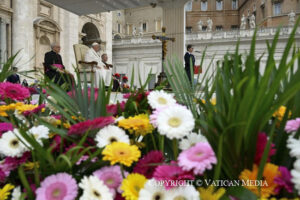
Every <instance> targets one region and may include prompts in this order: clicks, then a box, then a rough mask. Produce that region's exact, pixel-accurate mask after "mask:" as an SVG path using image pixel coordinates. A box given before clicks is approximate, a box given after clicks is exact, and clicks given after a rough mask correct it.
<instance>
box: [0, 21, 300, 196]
mask: <svg viewBox="0 0 300 200" xmlns="http://www.w3.org/2000/svg"><path fill="white" fill-rule="evenodd" d="M298 23H299V22H298ZM296 27H297V25H296ZM295 32H296V28H295V29H294V30H293V32H292V33H291V36H290V39H289V40H288V42H287V47H286V49H285V51H284V53H283V55H282V59H281V61H280V63H279V65H277V64H276V63H275V59H274V52H275V49H276V41H277V39H278V37H279V31H278V33H277V35H276V36H275V38H274V41H273V43H272V44H268V53H269V56H268V60H267V64H266V66H264V67H265V70H264V72H263V73H262V74H260V73H259V70H258V69H259V67H260V62H259V60H256V58H255V35H254V37H253V43H252V46H251V48H250V52H249V54H247V55H241V54H239V52H238V45H237V49H236V52H235V53H234V54H226V55H225V56H224V60H223V61H220V62H218V63H219V66H217V68H216V73H215V75H214V76H212V77H208V76H205V77H206V78H205V79H204V81H202V82H201V84H198V85H196V86H195V85H192V86H191V85H190V82H189V80H188V78H187V76H186V74H185V73H184V69H183V68H182V63H179V62H176V61H174V62H173V65H172V67H170V68H169V69H170V70H166V72H167V76H168V81H169V83H170V85H171V86H172V89H173V90H172V92H171V93H167V92H165V91H162V90H154V91H151V92H147V91H145V89H144V88H145V86H146V85H147V83H145V84H144V85H143V86H142V87H141V88H140V89H136V90H133V89H131V90H130V93H128V94H124V101H122V102H117V103H116V104H109V101H110V90H108V91H105V87H104V83H103V82H100V83H99V85H100V86H99V88H94V87H93V85H94V84H91V88H88V86H87V82H86V81H83V82H82V81H81V80H80V76H79V74H77V82H76V83H75V84H74V85H72V90H71V92H69V93H66V92H65V91H64V90H62V89H61V88H60V87H58V86H57V85H55V84H54V83H53V82H51V81H48V82H46V83H45V85H43V87H44V88H45V90H46V94H44V93H40V100H39V104H31V103H30V92H29V91H28V89H27V88H23V87H22V86H20V85H17V84H12V85H7V84H6V83H0V98H1V100H2V101H3V102H2V104H1V105H0V116H1V117H0V119H1V123H0V155H1V161H0V200H2V199H13V200H17V199H18V200H20V199H21V200H22V199H29V200H33V199H36V200H54V199H60V200H75V199H80V200H94V199H99V200H113V199H126V200H178V199H186V200H200V199H204V200H206V199H207V200H211V199H258V198H259V199H266V198H277V199H279V198H289V199H291V198H297V197H299V195H300V176H299V173H300V163H299V158H300V151H299V146H300V139H299V136H300V130H299V127H300V120H299V116H300V106H299V97H300V93H299V91H300V70H299V68H294V67H293V66H294V63H295V61H297V62H298V64H299V63H300V59H299V57H300V53H299V52H298V51H296V50H295V48H294V50H292V45H293V44H294V36H295ZM288 56H290V58H288ZM201 66H203V63H202V64H201ZM179 82H181V83H182V84H180V85H178V84H177V83H179Z"/></svg>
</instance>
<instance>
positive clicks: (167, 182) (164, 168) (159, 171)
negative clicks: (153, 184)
mask: <svg viewBox="0 0 300 200" xmlns="http://www.w3.org/2000/svg"><path fill="white" fill-rule="evenodd" d="M153 177H154V179H155V180H157V181H163V184H164V186H165V188H166V189H171V188H173V187H175V186H176V185H178V184H180V183H181V182H182V181H184V180H194V179H195V177H194V176H193V174H192V173H191V172H187V171H183V170H182V169H181V168H180V167H179V166H178V165H177V164H176V163H174V162H173V163H171V165H160V166H158V167H157V168H156V169H155V172H154V174H153Z"/></svg>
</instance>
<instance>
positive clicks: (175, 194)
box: [167, 185, 200, 200]
mask: <svg viewBox="0 0 300 200" xmlns="http://www.w3.org/2000/svg"><path fill="white" fill-rule="evenodd" d="M169 192H170V193H169V196H168V198H167V199H168V200H176V199H188V200H200V194H199V192H198V191H197V190H196V189H195V187H194V186H192V185H187V186H180V187H176V188H173V189H171V190H169Z"/></svg>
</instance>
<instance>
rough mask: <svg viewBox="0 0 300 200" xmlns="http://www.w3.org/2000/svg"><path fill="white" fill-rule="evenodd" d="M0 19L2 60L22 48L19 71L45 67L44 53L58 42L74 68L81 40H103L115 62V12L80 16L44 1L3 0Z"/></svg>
mask: <svg viewBox="0 0 300 200" xmlns="http://www.w3.org/2000/svg"><path fill="white" fill-rule="evenodd" d="M0 22H1V26H0V44H1V45H0V47H1V48H0V49H1V62H2V63H3V62H5V61H6V60H7V58H8V57H10V56H11V55H14V54H16V53H17V52H19V51H20V52H19V54H18V57H17V59H16V62H15V66H17V67H18V68H19V71H26V70H33V69H35V70H37V71H40V70H43V61H44V54H45V53H46V52H47V51H50V45H51V43H54V42H58V43H60V45H61V47H62V48H61V56H62V59H63V62H64V65H65V66H66V68H67V69H68V70H70V71H72V70H73V66H75V65H76V62H75V55H74V50H73V45H74V44H78V43H83V44H86V45H90V44H91V43H92V42H101V46H102V51H103V52H104V51H105V52H107V54H108V56H109V59H110V61H111V57H112V31H111V30H112V14H111V13H101V14H95V15H88V16H78V15H75V14H73V13H70V12H68V11H66V10H64V9H61V8H58V7H56V6H54V5H52V4H50V3H48V2H46V1H43V0H0ZM37 74H38V73H36V74H35V75H37Z"/></svg>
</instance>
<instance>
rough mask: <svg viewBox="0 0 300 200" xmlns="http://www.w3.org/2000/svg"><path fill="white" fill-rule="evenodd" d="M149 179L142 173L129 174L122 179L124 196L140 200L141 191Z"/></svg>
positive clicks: (130, 199)
mask: <svg viewBox="0 0 300 200" xmlns="http://www.w3.org/2000/svg"><path fill="white" fill-rule="evenodd" d="M146 182H147V179H146V177H145V176H143V175H141V174H136V173H134V174H129V175H128V176H127V178H126V179H124V180H123V181H122V185H121V190H122V191H124V192H123V193H122V196H123V197H124V198H125V199H126V200H138V198H139V192H140V190H141V189H143V188H144V185H145V183H146Z"/></svg>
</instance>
